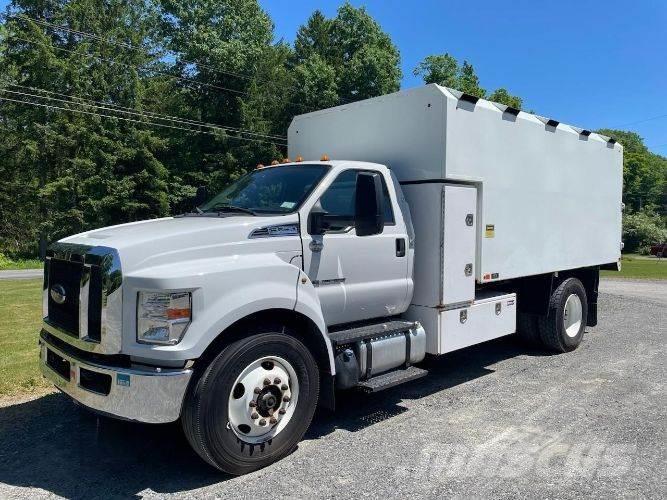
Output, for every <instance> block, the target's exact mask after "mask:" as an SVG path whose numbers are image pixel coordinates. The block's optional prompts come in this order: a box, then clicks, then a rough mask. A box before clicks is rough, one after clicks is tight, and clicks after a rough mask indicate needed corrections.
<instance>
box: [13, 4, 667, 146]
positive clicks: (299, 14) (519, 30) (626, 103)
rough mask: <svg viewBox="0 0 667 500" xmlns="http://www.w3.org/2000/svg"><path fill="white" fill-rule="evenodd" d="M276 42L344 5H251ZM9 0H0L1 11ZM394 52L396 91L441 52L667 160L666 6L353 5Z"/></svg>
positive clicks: (557, 115)
mask: <svg viewBox="0 0 667 500" xmlns="http://www.w3.org/2000/svg"><path fill="white" fill-rule="evenodd" d="M259 1H260V4H261V5H262V7H263V8H264V9H265V10H266V11H267V12H268V13H269V15H270V16H271V18H272V19H273V21H274V23H275V37H276V40H279V39H284V40H287V41H290V42H292V41H293V40H294V37H295V35H296V32H297V29H298V28H299V26H300V25H302V24H303V23H305V22H306V20H307V19H308V17H309V16H310V14H311V13H312V12H313V11H314V10H315V9H320V10H322V11H323V12H324V13H325V15H327V16H334V15H335V13H336V9H337V8H338V7H339V6H340V5H341V4H342V3H343V0H312V1H307V0H259ZM7 3H8V2H7V0H0V8H1V9H2V10H4V8H5V6H6V4H7ZM351 3H352V4H353V5H355V6H357V7H359V6H365V7H366V8H367V10H368V12H369V13H370V14H371V15H372V16H373V17H374V18H375V19H376V20H377V22H378V23H379V24H380V25H381V26H382V28H383V29H384V30H385V31H386V32H387V33H389V35H390V36H391V38H392V39H393V41H394V43H395V44H396V45H397V46H398V48H399V50H400V52H401V66H402V69H403V81H402V86H403V88H409V87H414V86H417V85H420V84H421V81H420V79H419V78H417V77H415V76H413V74H412V71H413V69H414V68H415V66H416V65H417V64H418V63H419V62H420V61H421V60H422V59H423V58H424V57H426V56H427V55H430V54H441V53H445V52H449V53H450V54H452V55H453V56H455V57H456V58H457V59H459V60H460V61H463V60H468V61H469V62H470V63H472V64H473V66H474V67H475V70H476V71H477V74H478V75H479V77H480V82H481V84H482V86H483V87H484V88H486V89H487V90H493V89H495V88H497V87H505V88H507V89H508V90H509V91H510V92H511V93H513V94H517V95H519V96H520V97H522V98H523V100H524V105H523V108H524V109H526V110H534V111H535V112H536V113H538V114H540V115H543V116H547V117H549V118H554V119H556V120H558V121H560V122H563V123H568V124H571V125H575V126H579V127H582V128H587V129H597V128H602V127H606V128H621V129H628V130H633V131H635V132H637V133H639V135H641V136H642V137H643V138H644V141H645V144H646V145H647V146H648V147H649V149H651V150H652V151H654V152H656V153H660V154H662V155H666V156H667V1H666V0H551V1H545V0H542V1H535V0H512V1H500V0H496V1H491V0H476V1H474V2H466V1H461V0H458V1H456V2H453V1H449V0H365V1H361V0H352V1H351Z"/></svg>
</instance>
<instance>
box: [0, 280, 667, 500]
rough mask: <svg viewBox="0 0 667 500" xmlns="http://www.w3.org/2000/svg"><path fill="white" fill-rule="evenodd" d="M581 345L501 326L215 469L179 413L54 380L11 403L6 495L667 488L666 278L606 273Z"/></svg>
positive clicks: (4, 423)
mask: <svg viewBox="0 0 667 500" xmlns="http://www.w3.org/2000/svg"><path fill="white" fill-rule="evenodd" d="M601 288H602V290H603V291H604V293H603V294H602V295H601V300H600V314H599V316H600V324H599V325H598V326H597V327H595V328H591V329H589V331H588V333H587V335H586V337H585V339H584V343H583V344H582V345H581V347H580V348H579V349H578V350H576V351H575V352H573V353H570V354H566V355H558V356H555V355H548V354H546V353H543V352H539V351H535V350H530V349H525V348H523V347H521V346H520V345H518V344H516V343H515V342H514V341H512V340H511V339H500V340H497V341H493V342H489V343H486V344H484V345H481V346H477V347H473V348H469V349H466V350H464V351H460V352H457V353H452V354H449V355H446V356H443V357H441V358H439V359H436V360H432V361H429V362H428V363H427V366H428V368H429V369H430V370H431V371H432V374H431V375H429V377H427V378H425V379H421V380H419V381H416V382H413V383H411V384H407V385H404V386H402V387H397V388H395V389H392V390H388V391H385V392H382V393H379V394H376V395H374V396H371V397H362V396H358V395H347V396H345V397H344V398H342V399H341V400H339V410H338V411H337V412H336V414H334V415H330V414H326V413H320V414H319V415H318V416H317V417H316V421H315V423H314V424H313V426H312V428H311V430H310V431H309V433H308V435H307V437H306V439H305V440H304V441H303V442H302V443H301V445H300V446H299V448H298V450H297V451H296V452H294V453H293V454H292V455H291V456H289V457H287V458H286V459H284V460H282V461H281V462H279V463H277V464H274V465H272V466H270V467H268V468H266V469H264V470H261V471H259V472H256V473H253V474H250V475H248V476H245V477H241V478H230V477H226V476H224V475H221V474H219V473H217V472H216V471H214V470H212V469H211V468H209V467H208V466H206V465H204V463H203V462H202V461H201V460H200V459H199V458H198V457H197V456H196V455H195V454H194V453H193V452H192V451H191V450H190V448H189V447H188V445H187V444H186V442H185V440H184V438H183V436H182V434H181V432H180V428H179V427H178V426H177V425H167V426H147V425H138V424H129V423H124V422H116V421H111V420H106V419H98V418H96V417H94V416H91V415H89V414H88V413H87V412H85V411H83V410H80V409H78V408H77V407H75V406H74V405H72V404H71V403H70V402H69V401H68V400H67V399H66V398H65V397H64V396H62V395H59V394H51V395H47V396H44V397H41V398H38V399H34V400H26V401H20V402H13V403H11V404H8V403H5V405H4V407H0V444H1V448H0V498H35V497H53V496H62V497H78V498H111V497H124V498H127V497H134V496H147V497H167V496H178V497H181V496H183V497H188V498H193V497H194V498H197V497H205V498H209V497H210V498H212V497H226V498H254V499H258V498H271V499H275V498H286V497H299V498H314V497H346V498H359V497H373V498H375V497H377V498H386V497H401V498H405V497H407V496H408V495H416V496H422V497H442V496H447V497H452V496H458V497H471V496H493V497H509V496H520V497H533V496H535V497H536V496H539V497H558V498H568V497H580V496H584V495H591V496H592V495H595V496H597V497H655V498H657V497H662V498H664V497H665V496H666V495H667V481H666V475H665V471H666V470H667V456H666V453H665V443H666V442H667V441H666V438H667V436H666V432H665V431H666V430H667V405H666V404H665V402H666V401H667V394H666V390H665V371H666V368H665V367H666V366H667V363H666V356H665V354H666V352H665V333H666V332H665V327H666V326H667V283H664V282H663V283H657V282H654V283H651V282H633V281H622V282H621V281H613V282H612V281H605V282H604V283H603V285H602V287H601Z"/></svg>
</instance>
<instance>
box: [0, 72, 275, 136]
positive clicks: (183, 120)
mask: <svg viewBox="0 0 667 500" xmlns="http://www.w3.org/2000/svg"><path fill="white" fill-rule="evenodd" d="M8 85H10V86H12V87H18V88H20V89H24V90H31V91H34V92H42V93H46V94H50V95H57V96H60V97H68V98H70V99H76V100H77V101H81V102H83V103H93V104H99V105H102V106H108V107H111V108H118V109H117V110H114V111H117V112H125V113H128V114H134V115H140V116H147V117H149V118H157V119H161V120H166V121H173V122H176V123H183V124H187V125H198V126H203V127H208V128H212V129H220V130H224V131H232V132H240V133H243V134H246V135H253V136H258V137H265V138H270V139H278V140H286V139H287V137H286V136H284V135H273V134H263V133H260V132H253V131H251V130H245V129H242V128H238V127H231V126H228V125H219V124H217V123H210V122H204V121H201V120H192V119H189V118H182V117H179V116H173V115H167V114H163V113H156V112H154V111H139V110H137V109H136V108H129V107H127V106H121V105H119V104H113V103H108V102H104V101H96V100H94V99H87V98H83V97H80V96H76V95H71V94H63V93H61V92H54V91H51V90H46V89H43V88H39V87H31V86H28V85H20V84H18V83H8ZM36 97H41V96H36Z"/></svg>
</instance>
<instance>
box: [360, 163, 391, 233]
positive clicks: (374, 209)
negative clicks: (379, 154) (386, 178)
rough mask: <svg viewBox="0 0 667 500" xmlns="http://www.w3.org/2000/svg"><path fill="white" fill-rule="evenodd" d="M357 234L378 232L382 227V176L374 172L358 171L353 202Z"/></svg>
mask: <svg viewBox="0 0 667 500" xmlns="http://www.w3.org/2000/svg"><path fill="white" fill-rule="evenodd" d="M354 207H355V210H354V225H355V228H356V232H357V236H371V235H373V234H380V233H381V232H382V230H383V229H384V193H383V192H382V177H380V174H378V173H376V172H359V174H358V175H357V193H356V199H355V203H354Z"/></svg>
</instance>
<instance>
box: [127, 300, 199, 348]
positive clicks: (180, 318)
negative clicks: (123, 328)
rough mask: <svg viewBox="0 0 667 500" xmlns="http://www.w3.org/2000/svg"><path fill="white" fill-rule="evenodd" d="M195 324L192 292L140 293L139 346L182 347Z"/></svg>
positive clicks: (138, 306)
mask: <svg viewBox="0 0 667 500" xmlns="http://www.w3.org/2000/svg"><path fill="white" fill-rule="evenodd" d="M191 322H192V294H191V293H190V292H174V293H169V292H167V293H165V292H139V300H138V304H137V342H140V343H142V344H163V345H174V344H178V343H179V342H180V341H181V339H182V338H183V334H184V333H185V330H186V329H187V328H188V326H189V325H190V323H191Z"/></svg>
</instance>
